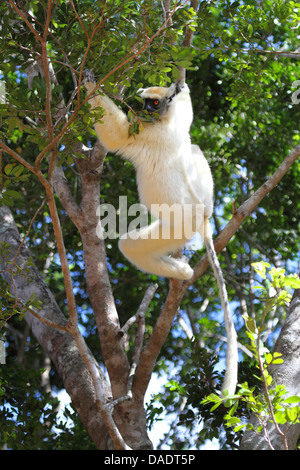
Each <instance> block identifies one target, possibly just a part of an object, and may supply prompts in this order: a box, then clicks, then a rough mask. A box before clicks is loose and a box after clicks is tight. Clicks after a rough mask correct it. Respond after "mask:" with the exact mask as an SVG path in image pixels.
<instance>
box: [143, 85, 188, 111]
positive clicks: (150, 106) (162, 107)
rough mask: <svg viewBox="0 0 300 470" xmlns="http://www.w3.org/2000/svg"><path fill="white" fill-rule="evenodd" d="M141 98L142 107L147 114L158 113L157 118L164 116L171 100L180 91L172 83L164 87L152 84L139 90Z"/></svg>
mask: <svg viewBox="0 0 300 470" xmlns="http://www.w3.org/2000/svg"><path fill="white" fill-rule="evenodd" d="M141 91H142V92H141V94H140V96H141V98H143V100H144V109H145V110H146V111H147V112H148V113H149V114H158V116H159V119H160V118H162V117H164V116H165V115H166V114H167V112H168V110H169V107H170V104H171V102H172V100H173V99H174V98H175V96H176V95H177V94H178V93H179V92H180V87H179V86H178V85H175V84H174V83H173V84H172V85H171V86H170V87H168V88H166V87H159V86H154V87H150V88H144V89H143V90H141Z"/></svg>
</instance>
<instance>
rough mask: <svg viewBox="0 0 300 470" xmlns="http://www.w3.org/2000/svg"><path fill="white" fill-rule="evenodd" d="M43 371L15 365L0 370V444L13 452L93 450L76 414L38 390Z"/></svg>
mask: <svg viewBox="0 0 300 470" xmlns="http://www.w3.org/2000/svg"><path fill="white" fill-rule="evenodd" d="M43 372H44V371H43V370H34V369H32V368H30V369H25V370H24V369H23V368H22V367H20V366H16V364H15V363H13V362H12V363H11V364H6V365H2V366H1V370H0V429H1V430H0V443H1V447H3V446H5V448H7V449H13V450H60V449H64V450H68V449H70V450H76V449H80V450H83V449H94V448H95V447H94V445H93V443H92V442H91V439H90V437H89V436H88V435H87V433H86V431H85V429H84V428H83V426H82V423H81V421H80V420H79V419H78V416H77V415H76V413H75V412H74V411H72V410H68V409H67V408H66V409H65V410H64V413H61V415H60V417H58V412H59V408H60V404H59V401H58V399H57V398H54V397H53V396H52V395H51V393H49V392H46V391H45V390H41V389H40V384H41V374H42V373H43Z"/></svg>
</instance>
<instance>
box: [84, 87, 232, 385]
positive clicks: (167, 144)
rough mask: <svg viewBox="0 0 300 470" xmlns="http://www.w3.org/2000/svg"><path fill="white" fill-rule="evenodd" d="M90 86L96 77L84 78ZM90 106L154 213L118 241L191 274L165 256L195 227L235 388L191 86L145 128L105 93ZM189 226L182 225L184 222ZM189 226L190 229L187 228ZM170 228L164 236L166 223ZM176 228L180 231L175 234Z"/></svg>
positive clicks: (157, 266)
mask: <svg viewBox="0 0 300 470" xmlns="http://www.w3.org/2000/svg"><path fill="white" fill-rule="evenodd" d="M85 85H86V88H87V90H88V92H92V91H93V89H94V88H95V85H96V84H95V83H94V82H93V81H92V82H88V81H86V82H85ZM174 91H175V86H174V85H172V86H171V87H170V88H163V87H152V88H147V89H145V90H143V91H142V94H141V96H142V97H143V98H160V99H161V98H165V97H167V98H169V97H172V95H173V93H174ZM89 102H90V104H91V105H92V107H93V108H95V107H98V106H100V107H102V108H103V109H104V112H105V114H104V116H103V118H102V121H103V123H96V124H95V129H96V132H97V134H98V137H99V139H100V140H101V142H102V143H103V144H104V145H105V147H106V148H107V150H109V151H112V152H117V153H119V154H121V155H122V156H123V157H125V158H128V159H129V160H131V161H132V163H133V165H134V166H135V169H136V173H137V184H138V191H139V195H140V200H141V202H142V203H143V204H145V205H146V207H147V208H148V210H149V211H150V212H151V213H152V214H153V215H154V216H156V217H157V218H158V220H156V221H155V222H153V223H152V224H151V225H150V226H148V227H145V228H143V229H142V230H140V231H139V232H137V231H136V230H134V231H133V233H131V232H130V233H128V234H126V235H125V236H122V238H121V240H120V242H119V247H120V249H121V251H122V252H123V254H124V255H125V256H126V257H127V258H128V259H129V260H130V261H131V262H132V263H133V264H135V265H136V266H138V267H139V268H140V269H142V270H144V271H146V272H150V273H153V274H157V275H159V276H165V277H172V278H177V279H190V278H191V277H192V275H193V270H192V269H191V267H190V266H189V265H188V264H187V263H186V262H184V261H182V260H180V259H178V258H174V257H173V256H169V255H170V254H171V253H174V252H176V251H178V249H179V248H182V247H183V246H184V245H185V244H186V242H187V241H188V240H190V239H191V238H192V236H193V234H194V232H195V231H197V232H199V233H200V234H201V236H202V238H203V239H204V242H205V245H206V248H207V253H208V256H209V260H210V262H211V264H212V266H213V270H214V273H215V276H216V279H217V281H218V286H219V292H220V298H221V303H222V308H223V311H224V318H225V325H226V331H227V336H228V348H227V359H226V364H227V370H226V375H225V380H224V384H223V387H222V390H224V389H227V390H228V391H229V393H230V394H232V393H234V391H235V387H236V383H237V360H238V356H237V338H236V332H235V328H234V324H233V322H232V319H231V312H230V309H229V302H228V298H227V291H226V286H225V282H224V279H223V275H222V271H221V268H220V265H219V262H218V258H217V256H216V253H215V250H214V245H213V240H212V231H211V227H210V223H209V217H210V216H211V214H212V211H213V180H212V175H211V171H210V168H209V166H208V163H207V161H206V159H205V157H204V155H203V153H202V152H201V150H200V148H199V147H198V146H196V145H192V144H191V140H190V134H189V131H190V126H191V123H192V120H193V112H192V104H191V99H190V92H189V88H188V86H187V85H185V86H184V88H183V89H182V90H181V91H180V92H179V93H178V94H177V95H175V96H174V97H173V98H172V100H171V102H170V103H169V105H168V107H166V112H165V113H164V114H162V115H161V116H160V118H159V119H158V120H156V121H154V122H152V123H148V122H145V123H143V125H144V129H143V131H142V132H141V133H140V134H138V135H134V136H132V135H131V136H130V134H129V122H128V120H127V117H126V116H125V114H124V113H123V112H122V111H121V110H120V109H119V108H118V107H117V106H116V105H115V104H114V103H113V101H112V100H110V99H109V98H108V97H107V96H103V95H95V96H93V97H91V99H90V100H89ZM155 204H156V205H162V204H167V205H168V206H172V205H174V204H175V205H177V206H179V207H180V208H182V210H183V213H184V217H182V219H180V218H179V222H178V220H175V221H173V222H171V223H170V220H169V219H168V218H167V219H166V218H164V216H162V215H161V213H160V212H159V211H158V210H157V208H156V209H155V208H154V207H153V205H155ZM187 226H188V228H189V230H185V229H186V228H187ZM191 227H192V230H190V229H191ZM165 228H168V230H169V233H168V237H165V236H164V235H165V232H164V229H165ZM178 229H182V230H181V232H182V236H181V237H180V238H178Z"/></svg>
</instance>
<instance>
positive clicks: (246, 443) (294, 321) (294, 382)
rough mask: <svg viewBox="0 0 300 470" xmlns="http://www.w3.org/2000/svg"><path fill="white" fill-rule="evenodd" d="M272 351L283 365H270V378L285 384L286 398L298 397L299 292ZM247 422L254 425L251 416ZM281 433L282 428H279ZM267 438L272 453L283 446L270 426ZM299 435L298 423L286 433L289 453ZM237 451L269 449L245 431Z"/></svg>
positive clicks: (299, 360) (299, 381)
mask: <svg viewBox="0 0 300 470" xmlns="http://www.w3.org/2000/svg"><path fill="white" fill-rule="evenodd" d="M274 351H276V352H279V353H281V354H282V359H283V361H284V362H283V363H282V364H280V365H277V366H276V367H275V366H273V374H272V375H273V376H274V377H275V378H276V382H277V383H278V384H281V385H285V387H286V389H287V391H288V396H292V395H298V396H299V395H300V380H299V378H300V289H297V290H296V291H295V293H294V296H293V299H292V301H291V304H290V307H289V309H288V313H287V317H286V320H285V323H284V325H283V327H282V330H281V333H280V335H279V337H278V340H277V341H276V344H275V346H274ZM250 421H251V423H252V424H254V426H255V425H256V424H257V420H256V418H255V417H251V420H250ZM281 429H282V431H283V432H284V427H281ZM268 432H269V437H270V441H271V444H272V446H273V448H274V449H275V450H283V449H284V444H283V440H282V438H281V436H280V435H279V434H278V433H277V431H276V429H275V426H274V425H273V424H271V423H270V425H269V429H268ZM299 435H300V424H299V423H298V424H294V425H293V426H291V427H290V429H289V431H288V432H287V435H286V439H287V444H288V448H289V450H294V449H295V448H296V444H297V440H298V438H299ZM240 450H270V446H269V445H268V443H267V442H266V440H265V439H264V437H263V435H257V434H255V433H254V432H253V431H246V432H245V435H244V437H243V439H242V441H241V445H240Z"/></svg>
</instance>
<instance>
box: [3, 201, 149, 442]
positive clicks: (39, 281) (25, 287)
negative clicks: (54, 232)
mask: <svg viewBox="0 0 300 470" xmlns="http://www.w3.org/2000/svg"><path fill="white" fill-rule="evenodd" d="M0 241H2V242H4V243H7V244H8V245H9V256H8V258H6V259H5V260H4V259H1V260H0V270H1V271H2V276H3V278H5V280H6V281H7V282H8V284H9V285H10V288H11V292H13V293H14V294H15V296H16V297H17V298H18V300H19V301H22V302H23V303H25V302H27V301H29V300H30V298H31V296H32V294H34V296H35V298H36V299H38V300H40V302H41V304H42V307H41V309H40V310H39V311H38V315H39V316H40V317H42V318H43V319H46V320H47V321H49V322H52V323H55V324H57V325H61V326H62V327H65V326H66V324H67V320H66V318H65V317H64V315H63V314H62V312H61V311H60V309H59V307H58V305H57V303H56V301H55V299H54V297H53V295H52V293H51V292H50V290H49V289H48V287H47V285H46V283H45V281H44V280H43V278H42V276H41V274H40V273H39V272H38V270H37V268H36V267H35V266H34V265H33V266H30V267H29V271H30V273H29V274H28V275H24V273H22V272H21V273H14V276H13V278H12V276H11V271H9V269H10V268H11V264H9V262H13V260H14V258H15V256H16V254H17V251H18V249H19V247H20V244H21V239H20V235H19V233H18V230H17V227H16V225H15V223H14V220H13V216H12V214H11V212H10V210H9V209H8V208H7V207H5V206H2V207H0ZM30 258H31V253H30V251H29V249H28V248H27V247H26V245H25V244H23V245H22V246H21V249H20V251H19V254H18V256H17V265H18V267H21V268H24V267H27V263H28V260H29V259H30ZM3 271H5V272H3ZM29 277H30V282H28V278H29ZM25 319H26V321H27V323H28V324H29V326H30V328H31V330H32V332H33V334H34V336H35V337H36V339H37V340H38V342H39V343H40V345H41V347H42V348H43V350H44V351H45V352H46V354H47V355H48V356H49V357H50V358H51V360H52V362H53V364H54V366H55V368H56V370H57V372H58V374H59V375H60V377H61V379H62V382H63V384H64V387H65V388H66V391H67V392H68V394H69V395H70V397H71V399H72V403H73V405H74V407H75V409H76V411H77V412H78V414H79V416H80V418H81V420H82V422H83V425H84V426H85V428H86V430H87V432H88V433H89V435H90V436H91V438H92V440H93V441H94V443H95V445H96V446H97V448H98V449H101V450H105V449H113V448H114V445H113V442H112V440H111V439H110V436H109V433H108V431H107V429H106V427H105V425H104V423H103V420H102V417H101V414H100V412H99V410H98V407H97V403H96V399H95V390H94V385H93V383H92V380H91V376H90V374H89V371H88V370H87V368H86V365H85V363H84V362H83V360H82V358H81V356H80V354H79V351H78V348H77V344H76V342H75V340H74V338H73V336H72V335H71V334H70V333H68V332H66V331H63V330H60V329H57V328H53V327H51V326H48V325H46V324H44V323H43V322H42V321H40V320H39V319H38V318H36V317H34V316H33V315H32V314H31V313H29V312H27V313H26V314H25ZM89 354H90V357H91V358H92V360H93V361H95V360H94V358H93V356H92V354H91V353H90V352H89ZM97 368H98V370H99V374H100V377H101V381H102V386H103V389H104V394H105V398H106V401H107V403H109V402H110V401H111V400H112V392H111V386H110V383H109V382H108V381H107V379H106V378H105V376H104V374H103V372H102V370H101V369H100V368H99V367H98V365H97ZM114 418H115V421H116V424H117V426H118V428H119V430H120V432H121V434H122V436H123V438H124V440H125V442H126V443H127V444H128V445H129V446H130V447H132V448H133V449H151V448H152V444H151V442H150V440H149V438H148V436H147V429H146V417H145V411H144V407H143V402H139V401H137V400H135V401H129V400H126V401H124V402H123V403H121V404H119V405H117V406H116V407H115V411H114Z"/></svg>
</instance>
